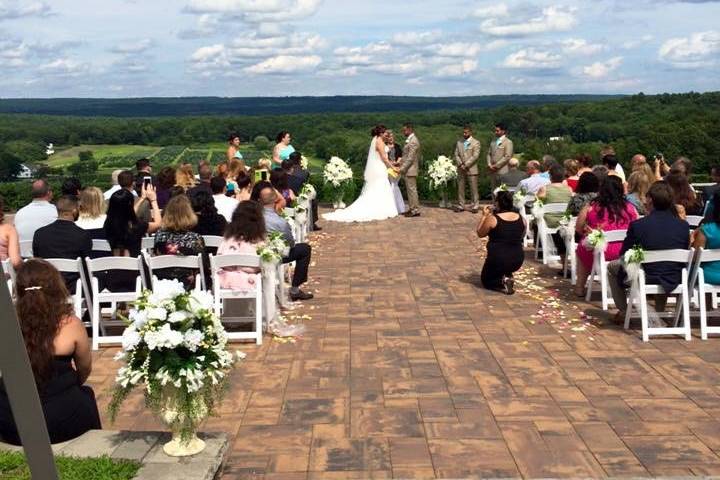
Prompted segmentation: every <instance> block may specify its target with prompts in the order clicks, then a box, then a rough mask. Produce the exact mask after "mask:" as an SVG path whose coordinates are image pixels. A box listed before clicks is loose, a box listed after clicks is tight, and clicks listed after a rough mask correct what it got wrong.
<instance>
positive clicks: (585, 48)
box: [560, 38, 605, 55]
mask: <svg viewBox="0 0 720 480" xmlns="http://www.w3.org/2000/svg"><path fill="white" fill-rule="evenodd" d="M560 44H561V46H562V47H561V48H562V51H563V53H566V54H568V55H594V54H596V53H600V52H602V51H603V50H605V45H601V44H599V43H588V42H587V40H585V39H583V38H568V39H566V40H563V41H562V42H560Z"/></svg>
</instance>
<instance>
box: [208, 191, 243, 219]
mask: <svg viewBox="0 0 720 480" xmlns="http://www.w3.org/2000/svg"><path fill="white" fill-rule="evenodd" d="M213 198H214V199H215V208H217V211H218V213H219V214H220V215H222V216H223V217H225V220H227V222H228V223H230V222H231V221H232V216H233V212H235V209H236V208H237V206H238V203H240V202H238V201H237V200H236V199H235V197H227V196H225V194H224V193H218V194H216V195H213Z"/></svg>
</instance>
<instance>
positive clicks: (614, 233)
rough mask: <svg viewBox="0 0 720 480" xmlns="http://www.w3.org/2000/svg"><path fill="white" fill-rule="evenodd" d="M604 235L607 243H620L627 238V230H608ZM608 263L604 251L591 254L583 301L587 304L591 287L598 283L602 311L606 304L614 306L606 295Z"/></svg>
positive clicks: (606, 307) (606, 306)
mask: <svg viewBox="0 0 720 480" xmlns="http://www.w3.org/2000/svg"><path fill="white" fill-rule="evenodd" d="M604 233H605V239H606V240H607V243H608V244H610V243H613V242H622V241H623V240H625V237H626V236H627V230H610V231H607V232H604ZM608 263H610V262H608V261H607V260H606V259H605V251H602V252H599V253H598V252H593V265H592V270H590V275H588V278H587V283H586V284H585V285H586V288H587V293H586V294H585V301H587V302H589V301H590V298H591V297H592V292H593V285H594V283H595V282H596V281H597V282H599V283H600V298H601V301H602V309H603V310H607V309H608V304H610V303H611V302H612V303H613V304H614V303H615V302H614V301H613V299H612V297H611V296H610V295H608V283H607V266H608Z"/></svg>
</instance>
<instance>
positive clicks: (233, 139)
mask: <svg viewBox="0 0 720 480" xmlns="http://www.w3.org/2000/svg"><path fill="white" fill-rule="evenodd" d="M226 157H227V162H228V164H229V163H230V161H231V160H233V159H236V160H240V161H242V159H243V156H242V153H240V135H238V134H237V133H231V134H230V136H229V137H228V149H227V155H226Z"/></svg>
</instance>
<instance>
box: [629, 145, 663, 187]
mask: <svg viewBox="0 0 720 480" xmlns="http://www.w3.org/2000/svg"><path fill="white" fill-rule="evenodd" d="M630 163H631V166H632V172H633V173H634V172H640V173H642V174H643V175H645V176H646V177H647V182H648V188H650V185H651V184H652V183H653V182H654V181H655V180H656V178H655V172H654V171H653V169H652V167H651V166H650V165H648V163H647V159H646V158H645V155H642V154H640V153H638V154H636V155H633V157H632V159H631V160H630ZM631 175H632V174H631ZM629 181H630V177H628V182H629Z"/></svg>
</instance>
